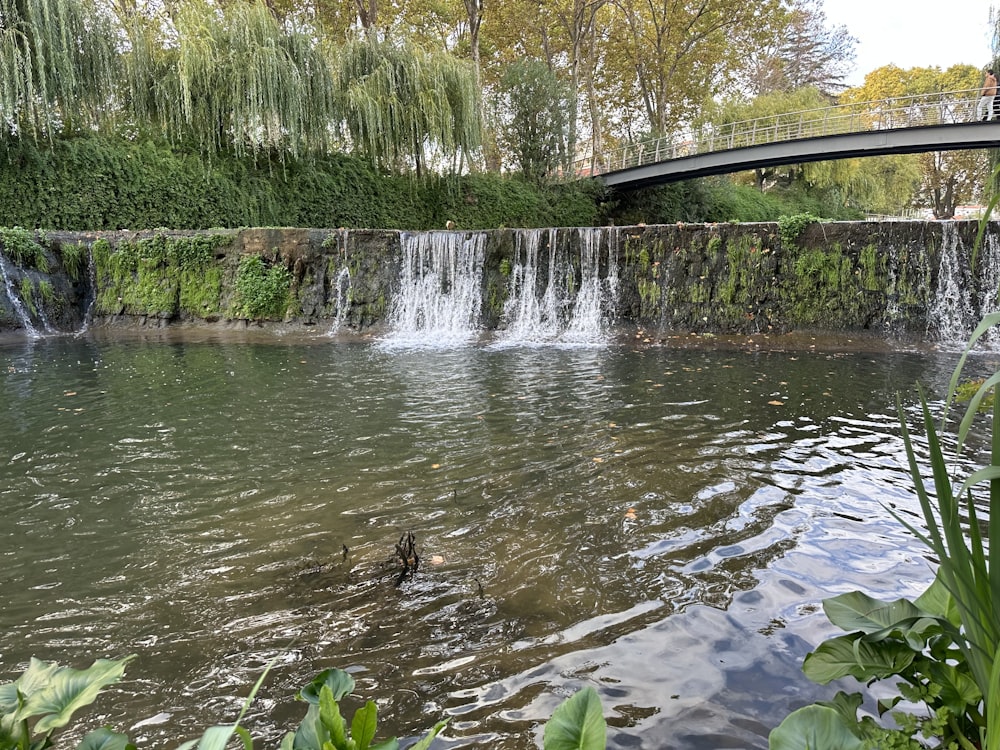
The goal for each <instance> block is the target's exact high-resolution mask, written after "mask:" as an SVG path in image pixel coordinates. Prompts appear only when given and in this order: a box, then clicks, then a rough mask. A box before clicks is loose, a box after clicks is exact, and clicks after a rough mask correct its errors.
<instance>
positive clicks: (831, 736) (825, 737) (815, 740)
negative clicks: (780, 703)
mask: <svg viewBox="0 0 1000 750" xmlns="http://www.w3.org/2000/svg"><path fill="white" fill-rule="evenodd" d="M767 746H768V748H769V750H862V748H863V747H864V743H863V742H862V741H861V739H860V738H858V737H856V736H855V735H854V733H853V732H852V731H851V728H850V726H849V725H848V722H847V721H845V719H844V717H843V716H842V715H841V714H840V713H839V712H838V711H836V710H835V709H832V708H829V707H828V706H805V707H804V708H800V709H799V710H798V711H793V712H792V713H790V714H788V716H786V717H785V720H784V721H783V722H781V724H779V725H778V726H777V727H775V728H774V729H773V730H772V731H771V734H770V735H769V736H768V738H767Z"/></svg>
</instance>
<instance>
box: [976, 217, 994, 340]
mask: <svg viewBox="0 0 1000 750" xmlns="http://www.w3.org/2000/svg"><path fill="white" fill-rule="evenodd" d="M974 270H975V275H976V277H977V280H978V284H977V286H978V295H977V302H978V303H979V317H980V319H981V318H983V317H984V316H986V315H989V314H990V313H994V312H997V311H998V310H1000V239H998V237H997V235H996V234H993V233H989V232H987V233H985V234H984V235H983V245H982V247H980V248H979V254H978V256H977V257H976V267H975V269H974ZM982 340H983V342H984V343H985V344H987V345H988V346H989V347H990V348H993V349H995V348H997V346H998V345H1000V330H998V329H997V327H996V326H994V327H993V328H991V329H989V330H988V331H987V332H986V334H985V335H984V336H983V339H982Z"/></svg>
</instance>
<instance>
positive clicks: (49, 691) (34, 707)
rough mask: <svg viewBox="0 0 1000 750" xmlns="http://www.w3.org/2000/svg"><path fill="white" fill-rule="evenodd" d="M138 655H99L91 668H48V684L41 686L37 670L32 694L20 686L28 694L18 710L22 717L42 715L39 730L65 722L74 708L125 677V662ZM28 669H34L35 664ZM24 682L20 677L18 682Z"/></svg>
mask: <svg viewBox="0 0 1000 750" xmlns="http://www.w3.org/2000/svg"><path fill="white" fill-rule="evenodd" d="M134 658H135V657H134V656H126V657H125V658H124V659H115V660H111V659H98V660H97V661H95V662H94V663H93V664H92V665H91V666H89V667H88V668H87V669H72V668H70V667H59V668H57V669H55V670H50V669H46V670H44V674H45V676H46V677H47V684H45V685H44V686H41V687H39V689H37V690H36V689H34V688H35V687H38V686H37V684H36V683H35V679H36V678H38V677H40V675H39V674H35V675H33V676H32V677H31V680H30V681H31V683H32V685H31V688H32V690H33V692H31V693H30V694H29V693H27V692H26V691H25V690H24V688H23V687H19V689H20V690H21V692H22V694H25V695H26V700H25V702H24V705H23V706H22V707H21V708H20V709H19V710H18V712H17V713H18V715H19V717H20V718H27V717H29V716H41V717H42V718H40V719H39V720H38V722H37V723H36V724H35V731H36V732H38V733H39V734H45V733H46V732H49V731H51V730H53V729H58V728H59V727H62V726H65V725H66V724H68V723H69V721H70V719H71V718H72V716H73V712H74V711H76V710H77V709H78V708H82V707H83V706H87V705H90V704H91V703H93V702H94V699H95V698H96V697H97V694H98V693H99V692H101V690H102V689H103V688H105V687H107V686H108V685H110V684H112V683H114V682H117V681H118V680H119V679H121V676H122V675H123V674H124V673H125V665H126V664H128V662H129V661H131V660H132V659H134ZM32 666H34V660H32ZM28 671H29V672H30V671H31V667H29V669H28ZM27 674H28V673H25V675H27ZM25 675H22V677H24V676H25ZM20 682H21V680H20V679H19V680H18V683H19V684H20Z"/></svg>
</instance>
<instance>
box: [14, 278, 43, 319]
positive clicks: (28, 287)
mask: <svg viewBox="0 0 1000 750" xmlns="http://www.w3.org/2000/svg"><path fill="white" fill-rule="evenodd" d="M18 294H19V295H20V296H21V300H22V301H23V302H24V306H25V307H27V308H28V309H29V310H31V314H32V315H38V310H37V308H36V307H35V282H33V281H32V280H31V277H29V276H22V277H21V284H20V287H19V289H18Z"/></svg>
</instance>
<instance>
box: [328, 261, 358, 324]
mask: <svg viewBox="0 0 1000 750" xmlns="http://www.w3.org/2000/svg"><path fill="white" fill-rule="evenodd" d="M333 285H334V292H335V297H334V299H335V300H336V308H335V310H334V317H333V323H332V324H331V326H330V335H333V334H335V333H337V331H339V330H340V326H341V325H343V323H344V321H345V320H346V319H347V313H348V312H349V311H350V309H351V292H352V291H353V290H352V288H351V271H350V269H349V268H347V267H346V266H345V267H344V268H341V269H340V273H338V274H337V278H336V280H335V281H334V282H333Z"/></svg>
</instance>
